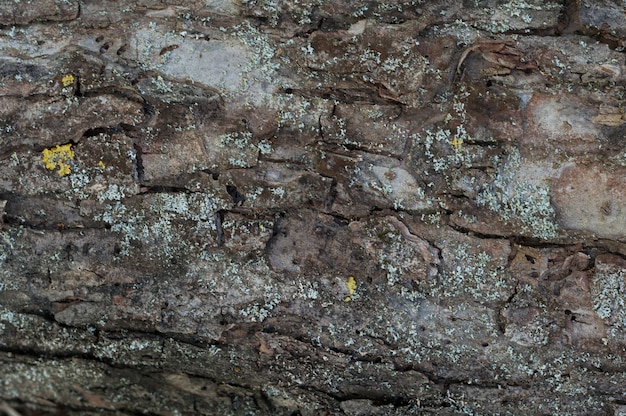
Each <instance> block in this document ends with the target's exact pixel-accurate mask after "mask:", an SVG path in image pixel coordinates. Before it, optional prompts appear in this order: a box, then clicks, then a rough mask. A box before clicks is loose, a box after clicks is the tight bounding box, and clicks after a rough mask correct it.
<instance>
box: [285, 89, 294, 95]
mask: <svg viewBox="0 0 626 416" xmlns="http://www.w3.org/2000/svg"><path fill="white" fill-rule="evenodd" d="M285 94H293V88H285Z"/></svg>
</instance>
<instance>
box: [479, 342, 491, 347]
mask: <svg viewBox="0 0 626 416" xmlns="http://www.w3.org/2000/svg"><path fill="white" fill-rule="evenodd" d="M480 345H482V346H483V347H488V346H489V343H488V342H483V343H482V344H480Z"/></svg>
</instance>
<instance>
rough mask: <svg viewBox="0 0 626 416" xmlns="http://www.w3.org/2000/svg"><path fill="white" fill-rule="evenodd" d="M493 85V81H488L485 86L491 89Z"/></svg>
mask: <svg viewBox="0 0 626 416" xmlns="http://www.w3.org/2000/svg"><path fill="white" fill-rule="evenodd" d="M492 85H493V82H491V80H488V81H487V82H486V83H485V86H486V87H487V88H489V87H491V86H492Z"/></svg>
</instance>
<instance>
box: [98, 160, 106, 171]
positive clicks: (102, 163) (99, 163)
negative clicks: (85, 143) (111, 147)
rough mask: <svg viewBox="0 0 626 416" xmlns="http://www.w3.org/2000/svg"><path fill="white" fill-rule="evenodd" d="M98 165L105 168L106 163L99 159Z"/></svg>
mask: <svg viewBox="0 0 626 416" xmlns="http://www.w3.org/2000/svg"><path fill="white" fill-rule="evenodd" d="M98 167H99V168H100V169H102V170H105V169H106V168H107V165H105V164H104V162H103V161H101V160H99V161H98Z"/></svg>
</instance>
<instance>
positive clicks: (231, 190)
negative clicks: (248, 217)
mask: <svg viewBox="0 0 626 416" xmlns="http://www.w3.org/2000/svg"><path fill="white" fill-rule="evenodd" d="M226 192H228V195H230V197H231V198H232V200H233V204H235V205H238V204H240V203H241V204H243V201H244V200H245V199H246V198H245V197H244V196H243V194H242V193H241V192H239V191H238V190H237V187H235V186H233V185H226Z"/></svg>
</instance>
